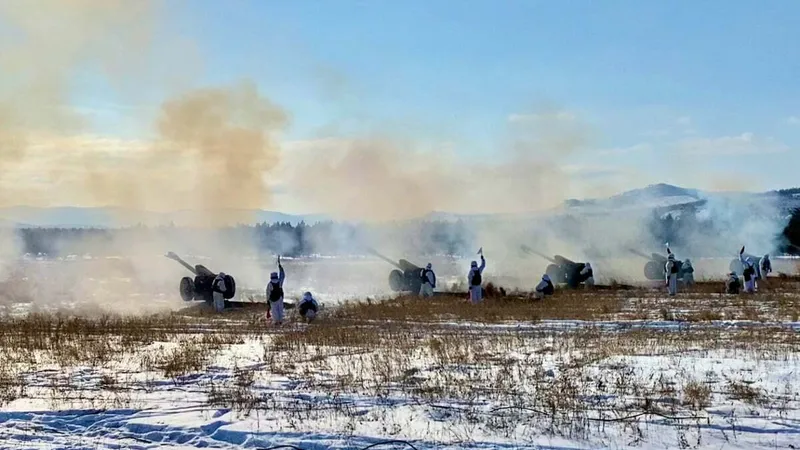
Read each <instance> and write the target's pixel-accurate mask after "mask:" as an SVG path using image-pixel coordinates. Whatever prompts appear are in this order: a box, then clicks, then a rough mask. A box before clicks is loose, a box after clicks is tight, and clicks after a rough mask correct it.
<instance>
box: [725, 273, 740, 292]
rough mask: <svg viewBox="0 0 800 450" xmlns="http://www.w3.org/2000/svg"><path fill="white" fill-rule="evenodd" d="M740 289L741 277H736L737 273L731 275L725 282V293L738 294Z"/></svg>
mask: <svg viewBox="0 0 800 450" xmlns="http://www.w3.org/2000/svg"><path fill="white" fill-rule="evenodd" d="M740 287H741V285H740V283H739V277H738V276H737V275H736V272H731V273H729V274H728V279H727V280H726V281H725V293H727V294H738V293H739V289H740Z"/></svg>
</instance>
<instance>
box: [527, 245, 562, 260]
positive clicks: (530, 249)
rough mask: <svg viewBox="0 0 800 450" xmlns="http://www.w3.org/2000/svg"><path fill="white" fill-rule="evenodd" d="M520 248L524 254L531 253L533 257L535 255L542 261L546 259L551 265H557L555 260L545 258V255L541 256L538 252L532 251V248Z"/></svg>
mask: <svg viewBox="0 0 800 450" xmlns="http://www.w3.org/2000/svg"><path fill="white" fill-rule="evenodd" d="M520 248H521V249H522V251H524V252H526V253H531V254H534V255H536V256H539V257H541V258H544V259H546V260H548V261H550V262H551V263H553V264H558V261H556V260H555V259H553V258H551V257H549V256H547V255H544V254H542V253H539V252H537V251H536V250H534V249H532V248H530V247H528V246H527V245H521V246H520Z"/></svg>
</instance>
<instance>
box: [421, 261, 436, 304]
mask: <svg viewBox="0 0 800 450" xmlns="http://www.w3.org/2000/svg"><path fill="white" fill-rule="evenodd" d="M420 277H421V278H422V284H421V286H420V288H419V296H420V297H432V296H433V290H434V289H435V288H436V274H435V273H433V265H432V264H431V263H428V265H427V266H425V268H424V269H422V273H421V274H420Z"/></svg>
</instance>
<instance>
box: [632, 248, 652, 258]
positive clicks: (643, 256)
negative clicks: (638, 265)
mask: <svg viewBox="0 0 800 450" xmlns="http://www.w3.org/2000/svg"><path fill="white" fill-rule="evenodd" d="M628 250H629V251H630V252H631V253H633V254H634V255H637V256H641V257H642V258H644V259H650V256H648V255H645V254H644V253H642V252H640V251H639V250H634V249H632V248H629V249H628Z"/></svg>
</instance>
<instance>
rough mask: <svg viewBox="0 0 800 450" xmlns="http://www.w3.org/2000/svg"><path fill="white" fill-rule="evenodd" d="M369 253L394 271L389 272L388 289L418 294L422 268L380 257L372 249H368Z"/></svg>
mask: <svg viewBox="0 0 800 450" xmlns="http://www.w3.org/2000/svg"><path fill="white" fill-rule="evenodd" d="M368 251H369V253H371V254H372V255H374V256H377V257H378V258H380V259H382V260H384V261H386V262H387V263H389V264H391V265H392V266H394V267H396V269H395V270H392V271H391V272H389V287H390V288H391V289H392V290H393V291H395V292H414V293H416V292H419V290H420V288H421V287H422V267H419V266H417V265H416V264H413V263H411V262H409V261H408V260H405V259H401V260H399V261H397V262H395V261H392V260H391V259H389V258H387V257H385V256H383V255H381V254H380V253H378V252H377V251H375V250H373V249H368Z"/></svg>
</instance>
